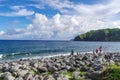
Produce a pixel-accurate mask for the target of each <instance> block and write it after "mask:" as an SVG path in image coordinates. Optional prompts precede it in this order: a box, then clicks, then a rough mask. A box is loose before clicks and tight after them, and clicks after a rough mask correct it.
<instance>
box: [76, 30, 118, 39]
mask: <svg viewBox="0 0 120 80" xmlns="http://www.w3.org/2000/svg"><path fill="white" fill-rule="evenodd" d="M74 41H120V29H118V28H114V29H100V30H92V31H89V32H87V33H84V34H81V35H78V36H76V37H75V38H74Z"/></svg>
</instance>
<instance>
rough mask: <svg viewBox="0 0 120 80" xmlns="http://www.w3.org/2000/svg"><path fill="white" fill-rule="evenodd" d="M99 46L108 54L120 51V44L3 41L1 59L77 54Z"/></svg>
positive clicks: (0, 49) (1, 42) (0, 44)
mask: <svg viewBox="0 0 120 80" xmlns="http://www.w3.org/2000/svg"><path fill="white" fill-rule="evenodd" d="M99 46H102V47H103V51H107V52H109V51H112V52H118V51H120V42H84V41H81V42H76V41H39V40H34V41H33V40H1V41H0V59H1V61H6V60H15V59H24V58H39V57H44V56H54V55H61V54H69V53H70V51H71V50H72V49H73V50H74V51H75V52H89V51H93V50H95V49H97V48H99Z"/></svg>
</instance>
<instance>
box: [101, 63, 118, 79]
mask: <svg viewBox="0 0 120 80" xmlns="http://www.w3.org/2000/svg"><path fill="white" fill-rule="evenodd" d="M106 71H107V73H108V74H107V75H105V76H104V77H103V80H120V66H117V65H116V64H112V65H109V68H108V69H107V70H106Z"/></svg>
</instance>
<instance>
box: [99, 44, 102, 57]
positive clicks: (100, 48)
mask: <svg viewBox="0 0 120 80" xmlns="http://www.w3.org/2000/svg"><path fill="white" fill-rule="evenodd" d="M99 51H100V56H102V46H100V47H99Z"/></svg>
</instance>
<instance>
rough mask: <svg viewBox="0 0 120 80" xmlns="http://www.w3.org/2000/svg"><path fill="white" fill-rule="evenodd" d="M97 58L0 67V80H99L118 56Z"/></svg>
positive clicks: (74, 57)
mask: <svg viewBox="0 0 120 80" xmlns="http://www.w3.org/2000/svg"><path fill="white" fill-rule="evenodd" d="M99 54H100V53H98V55H96V54H93V53H88V54H81V53H77V54H74V55H61V56H60V55H59V56H54V57H47V58H38V59H21V60H17V61H12V62H5V63H0V80H2V79H3V80H93V79H95V78H98V79H97V80H99V78H100V77H101V74H102V72H103V71H104V70H106V69H107V68H108V65H111V64H115V63H118V62H120V53H102V55H101V56H99ZM102 77H103V76H102Z"/></svg>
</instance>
